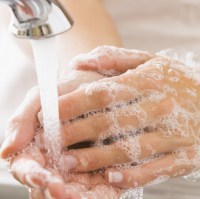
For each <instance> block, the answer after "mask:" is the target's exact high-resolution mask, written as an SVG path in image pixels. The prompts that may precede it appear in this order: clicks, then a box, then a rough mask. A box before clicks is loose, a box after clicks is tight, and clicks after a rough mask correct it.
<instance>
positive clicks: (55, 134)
mask: <svg viewBox="0 0 200 199" xmlns="http://www.w3.org/2000/svg"><path fill="white" fill-rule="evenodd" d="M31 44H32V48H33V52H34V58H35V64H36V71H37V77H38V84H39V88H40V99H41V106H42V114H43V127H44V134H45V138H46V140H47V144H48V145H47V150H48V152H49V154H50V156H51V159H52V162H56V160H57V159H58V157H59V155H60V152H61V148H60V143H61V140H60V134H59V132H60V120H59V110H58V91H57V62H56V60H57V59H56V38H55V37H53V38H49V39H44V40H32V41H31Z"/></svg>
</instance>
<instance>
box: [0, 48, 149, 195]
mask: <svg viewBox="0 0 200 199" xmlns="http://www.w3.org/2000/svg"><path fill="white" fill-rule="evenodd" d="M121 51H122V52H123V51H126V52H128V50H124V49H121ZM129 55H130V56H127V57H126V61H127V63H132V65H131V64H129V67H130V68H134V67H136V66H137V64H141V63H144V62H145V61H146V60H148V59H150V58H151V57H152V56H151V55H150V54H148V53H146V52H143V53H142V52H140V55H141V57H138V56H136V55H138V51H130V52H129ZM117 58H118V55H117V54H116V55H115V54H113V62H115V64H117V62H116V60H117ZM133 58H136V59H135V60H132V59H133ZM130 60H132V61H130ZM119 61H120V60H119ZM108 64H112V62H109V63H108ZM115 64H113V66H114V65H115ZM125 65H126V63H125V62H124V65H122V66H123V67H124V66H125ZM64 77H66V76H64ZM68 77H69V79H64V80H63V81H62V82H61V83H60V84H59V85H58V88H59V89H58V90H59V95H60V98H62V97H63V96H64V95H66V94H68V93H70V92H72V91H73V90H75V89H76V88H78V87H79V86H80V84H81V83H83V82H84V83H88V82H92V81H95V80H98V79H101V78H103V76H101V75H99V74H97V73H91V72H90V73H88V72H87V73H86V72H81V71H80V72H73V74H71V76H68ZM39 110H40V102H39V91H38V89H32V90H31V91H30V92H29V93H28V94H27V96H26V98H25V100H24V102H23V103H22V105H21V106H20V107H19V109H18V110H17V111H16V113H15V114H14V116H13V117H12V118H11V119H10V121H9V123H8V128H7V132H6V133H7V139H6V141H5V142H4V144H3V146H2V148H1V157H2V158H8V157H9V156H10V155H11V154H13V153H16V152H17V151H18V154H19V155H17V157H16V156H15V157H14V158H11V159H12V164H11V170H12V172H13V175H14V176H15V178H16V179H18V180H19V181H20V182H21V183H22V184H26V185H28V186H29V187H32V188H36V189H38V188H42V191H41V190H35V189H33V190H32V191H31V195H32V197H33V198H34V196H36V195H37V197H36V198H39V197H40V196H41V197H42V196H43V195H44V190H48V192H51V194H52V195H54V196H55V197H58V198H62V196H63V197H64V195H65V194H66V190H65V188H66V187H67V186H68V185H65V183H64V181H65V178H64V177H63V176H62V175H60V174H59V173H56V174H55V171H52V169H50V168H46V165H45V158H46V157H45V155H44V153H42V152H41V150H40V149H39V148H38V147H37V146H36V145H35V140H33V138H34V136H35V132H36V130H37V129H38V128H39V126H40V124H39V121H38V117H37V115H38V112H39ZM64 126H65V124H63V128H64ZM38 135H40V133H39V134H38ZM32 140H33V141H32ZM28 144H29V145H28ZM27 145H28V147H26V146H27ZM22 166H23V169H22ZM68 167H71V166H70V164H69V165H66V170H67V168H68ZM76 176H78V177H76V179H79V178H80V176H81V175H76ZM81 179H82V182H81V184H82V183H83V181H84V182H87V181H88V180H83V179H90V186H89V184H88V185H87V187H86V188H85V190H84V191H82V192H81V191H79V193H80V194H81V195H85V196H87V195H88V196H95V195H96V198H98V195H99V193H101V192H102V194H103V192H104V191H106V190H107V191H106V192H105V193H107V196H106V195H105V198H106V197H108V198H109V196H110V194H111V195H112V194H114V195H115V196H118V195H119V190H117V189H113V188H112V187H111V186H109V185H106V184H105V180H103V178H102V177H101V176H100V177H98V178H97V179H98V184H97V183H96V184H95V183H92V181H91V176H90V175H87V174H86V175H85V176H84V178H82V177H81ZM95 179H96V175H95ZM68 180H69V179H68ZM73 181H74V182H77V187H79V186H80V185H79V184H78V183H79V180H75V179H73ZM95 182H96V181H95ZM100 182H101V183H100ZM69 186H71V185H69ZM91 186H92V187H91ZM74 188H76V186H74ZM66 189H67V188H66ZM99 189H100V190H99ZM74 190H76V189H74ZM108 190H110V191H108ZM70 191H71V192H73V191H72V190H70ZM71 192H70V193H71ZM97 192H98V193H97ZM70 193H69V192H68V193H67V195H68V196H69V195H70ZM71 194H72V195H74V193H71ZM102 194H100V195H99V197H100V198H101V197H102ZM92 198H94V197H92ZM112 198H114V196H113V197H112Z"/></svg>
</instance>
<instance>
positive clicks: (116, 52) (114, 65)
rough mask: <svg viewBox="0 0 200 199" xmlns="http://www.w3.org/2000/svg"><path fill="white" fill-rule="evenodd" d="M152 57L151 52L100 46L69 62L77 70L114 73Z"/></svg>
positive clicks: (124, 70) (135, 65) (131, 67)
mask: <svg viewBox="0 0 200 199" xmlns="http://www.w3.org/2000/svg"><path fill="white" fill-rule="evenodd" d="M152 57H153V55H152V54H150V53H148V52H145V51H139V50H129V49H124V48H117V47H114V46H100V47H98V48H96V49H94V50H93V51H91V52H89V53H87V54H81V55H79V56H77V57H75V58H74V59H73V60H72V61H71V62H70V66H71V67H72V68H75V69H78V70H90V71H97V72H100V73H102V74H106V75H116V74H121V73H124V72H126V71H127V70H128V69H134V68H136V67H137V66H138V65H140V64H142V63H144V62H146V61H147V60H149V59H151V58H152Z"/></svg>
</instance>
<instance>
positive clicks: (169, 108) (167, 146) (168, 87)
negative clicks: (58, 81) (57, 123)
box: [60, 53, 200, 188]
mask: <svg viewBox="0 0 200 199" xmlns="http://www.w3.org/2000/svg"><path fill="white" fill-rule="evenodd" d="M94 54H95V53H92V54H89V55H88V59H85V60H83V58H80V59H79V58H78V59H75V60H74V61H73V63H74V64H73V65H74V66H76V68H78V69H86V70H87V69H88V70H91V69H92V70H97V71H100V70H99V67H106V66H107V65H106V64H102V62H101V63H99V62H97V61H96V54H95V55H94ZM97 54H98V53H97ZM105 54H106V53H105ZM105 54H104V55H105ZM82 57H84V56H82ZM91 57H92V61H91V60H90V58H91ZM100 57H101V58H102V55H101V56H100ZM93 58H95V60H93ZM104 60H105V59H104ZM91 62H92V64H91ZM109 66H110V65H109ZM118 67H119V68H118V69H117V70H118V71H123V70H124V67H122V68H120V65H119V66H118ZM181 68H185V69H186V68H187V66H185V65H184V64H182V63H180V62H177V61H175V60H170V59H169V58H165V57H156V58H154V59H152V60H150V61H148V62H146V63H145V64H144V65H141V66H140V67H139V68H137V69H136V70H130V71H128V72H127V73H125V74H122V75H120V76H116V77H112V78H107V79H104V80H99V81H98V82H96V83H95V84H89V85H86V86H85V87H82V88H81V89H78V90H76V91H75V92H73V94H72V95H70V97H69V96H66V97H65V98H63V99H62V100H61V101H60V113H61V118H62V121H64V120H68V119H69V118H76V117H78V116H80V115H82V117H81V118H84V119H81V120H80V119H79V120H77V121H74V122H73V123H72V124H68V125H66V126H65V134H64V135H63V140H65V142H64V145H65V146H70V145H72V144H75V143H79V142H84V141H88V140H90V141H93V142H94V143H95V144H94V147H91V148H86V149H78V150H71V151H69V152H68V154H69V157H70V158H72V157H74V161H76V162H77V165H76V166H74V168H71V169H72V170H74V171H77V172H88V171H93V170H96V169H100V168H104V167H106V168H108V169H107V170H106V178H107V180H108V181H109V182H110V183H112V184H113V185H115V186H118V187H120V188H132V187H136V186H143V185H145V184H148V183H151V182H152V181H154V180H159V181H161V180H166V179H168V178H170V177H176V176H183V175H187V174H189V173H190V172H192V171H193V170H195V169H199V164H200V162H199V157H200V154H199V132H198V129H199V124H200V123H199V116H200V112H199V111H200V110H199V108H200V107H199V103H198V102H199V99H200V95H199V85H198V84H197V82H195V81H194V80H192V79H191V78H190V77H187V75H186V74H185V73H184V72H183V71H182V70H181ZM114 69H115V67H114V68H112V67H109V71H113V70H114ZM185 69H184V70H185ZM123 72H124V71H123ZM189 72H191V73H192V71H189ZM105 73H106V70H105V71H104V74H105ZM108 74H109V73H108ZM79 99H81V100H79ZM70 102H72V103H73V105H74V106H75V107H76V109H73V110H72V109H70V110H65V109H64V108H63V107H65V106H67V105H69V104H70ZM88 116H89V117H88ZM113 165H114V166H115V167H112V166H113ZM121 168H122V169H121Z"/></svg>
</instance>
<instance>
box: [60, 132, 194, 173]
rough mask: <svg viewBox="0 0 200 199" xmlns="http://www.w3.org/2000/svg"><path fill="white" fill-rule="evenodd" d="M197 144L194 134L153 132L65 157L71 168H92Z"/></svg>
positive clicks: (133, 160) (86, 169) (83, 170)
mask: <svg viewBox="0 0 200 199" xmlns="http://www.w3.org/2000/svg"><path fill="white" fill-rule="evenodd" d="M160 143H162V144H160ZM193 144H194V140H193V139H192V138H183V137H180V136H173V137H165V136H164V135H163V133H160V132H153V133H147V134H143V135H139V136H136V137H128V138H125V139H122V140H119V141H117V142H116V143H114V144H111V145H109V146H103V147H93V148H85V149H78V150H71V151H70V152H67V154H66V155H63V160H64V164H65V165H68V169H73V170H77V171H78V172H88V171H94V170H97V169H100V168H104V167H108V166H112V165H115V164H123V163H130V162H138V161H141V160H143V159H145V158H148V157H151V156H154V155H156V154H162V153H168V152H170V151H173V150H176V149H178V148H180V147H188V146H192V145H193Z"/></svg>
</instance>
